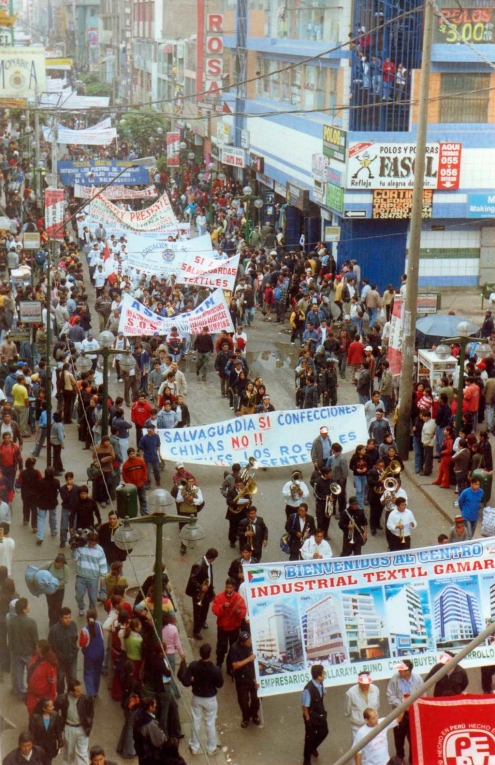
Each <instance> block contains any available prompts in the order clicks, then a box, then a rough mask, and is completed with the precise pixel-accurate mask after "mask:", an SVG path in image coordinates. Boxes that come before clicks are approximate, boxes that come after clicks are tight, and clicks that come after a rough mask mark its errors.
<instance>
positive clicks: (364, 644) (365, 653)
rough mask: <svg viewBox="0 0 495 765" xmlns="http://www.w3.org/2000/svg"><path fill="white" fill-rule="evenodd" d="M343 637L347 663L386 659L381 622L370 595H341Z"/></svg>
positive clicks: (351, 593)
mask: <svg viewBox="0 0 495 765" xmlns="http://www.w3.org/2000/svg"><path fill="white" fill-rule="evenodd" d="M342 608H343V611H344V625H345V634H346V638H347V645H348V649H349V656H350V659H351V661H364V660H367V659H378V658H383V657H386V656H389V655H390V651H389V642H388V638H387V637H386V634H385V626H384V623H383V619H382V618H381V616H380V615H379V614H378V613H377V610H376V606H375V601H374V598H373V595H372V594H371V593H370V592H365V593H360V592H344V593H342Z"/></svg>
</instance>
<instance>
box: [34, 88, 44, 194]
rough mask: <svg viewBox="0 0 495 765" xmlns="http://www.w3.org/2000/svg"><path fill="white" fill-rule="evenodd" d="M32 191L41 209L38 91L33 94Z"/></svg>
mask: <svg viewBox="0 0 495 765" xmlns="http://www.w3.org/2000/svg"><path fill="white" fill-rule="evenodd" d="M34 162H35V168H34V179H35V185H34V190H35V192H36V196H37V198H38V200H39V202H40V207H41V209H43V207H44V205H43V188H42V184H41V172H40V171H41V168H40V162H41V148H40V113H39V111H38V91H37V90H35V94H34Z"/></svg>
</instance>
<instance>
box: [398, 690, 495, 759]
mask: <svg viewBox="0 0 495 765" xmlns="http://www.w3.org/2000/svg"><path fill="white" fill-rule="evenodd" d="M409 719H410V725H411V747H412V761H413V762H414V765H495V696H475V695H474V694H465V695H462V696H442V697H441V698H423V699H419V701H417V702H416V703H415V704H413V705H412V708H411V710H410V712H409Z"/></svg>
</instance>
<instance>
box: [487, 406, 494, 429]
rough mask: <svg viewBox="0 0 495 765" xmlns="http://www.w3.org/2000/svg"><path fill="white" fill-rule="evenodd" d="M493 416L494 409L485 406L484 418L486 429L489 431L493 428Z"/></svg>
mask: <svg viewBox="0 0 495 765" xmlns="http://www.w3.org/2000/svg"><path fill="white" fill-rule="evenodd" d="M494 415H495V408H494V407H493V406H491V405H490V404H486V405H485V417H486V429H487V430H491V429H492V428H493V422H494V419H495V418H494Z"/></svg>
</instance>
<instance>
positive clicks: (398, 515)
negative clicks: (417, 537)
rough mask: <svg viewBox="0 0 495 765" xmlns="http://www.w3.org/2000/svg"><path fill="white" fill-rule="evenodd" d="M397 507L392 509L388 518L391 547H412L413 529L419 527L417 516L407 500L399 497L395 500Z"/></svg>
mask: <svg viewBox="0 0 495 765" xmlns="http://www.w3.org/2000/svg"><path fill="white" fill-rule="evenodd" d="M395 505H396V508H395V510H392V512H391V513H390V515H389V516H388V520H387V529H388V530H389V531H390V532H391V536H389V542H390V549H391V550H392V551H399V550H410V549H411V530H412V529H415V528H417V525H418V524H417V523H416V518H415V517H414V515H413V513H412V511H411V510H409V509H408V508H407V506H406V500H405V499H403V498H402V497H398V498H397V499H396V500H395Z"/></svg>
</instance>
